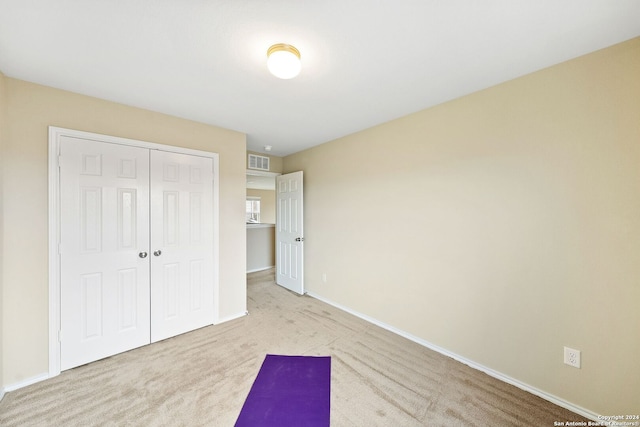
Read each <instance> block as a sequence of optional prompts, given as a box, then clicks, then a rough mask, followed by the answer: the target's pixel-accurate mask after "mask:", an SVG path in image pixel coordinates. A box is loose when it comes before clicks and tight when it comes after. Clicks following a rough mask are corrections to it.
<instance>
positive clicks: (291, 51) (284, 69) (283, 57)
mask: <svg viewBox="0 0 640 427" xmlns="http://www.w3.org/2000/svg"><path fill="white" fill-rule="evenodd" d="M267 58H268V59H267V68H269V72H271V74H273V75H274V76H276V77H278V78H280V79H292V78H294V77H295V76H297V75H298V74H300V70H301V69H302V64H301V63H300V52H299V51H298V49H296V48H295V47H293V46H291V45H288V44H284V43H278V44H274V45H273V46H271V47H270V48H269V49H268V50H267Z"/></svg>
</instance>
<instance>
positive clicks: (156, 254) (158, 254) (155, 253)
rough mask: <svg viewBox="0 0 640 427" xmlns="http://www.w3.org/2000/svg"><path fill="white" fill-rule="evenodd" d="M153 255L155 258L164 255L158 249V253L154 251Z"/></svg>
mask: <svg viewBox="0 0 640 427" xmlns="http://www.w3.org/2000/svg"><path fill="white" fill-rule="evenodd" d="M153 254H154V255H155V256H160V255H162V251H161V250H160V249H158V250H157V251H153Z"/></svg>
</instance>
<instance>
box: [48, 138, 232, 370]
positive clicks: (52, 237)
mask: <svg viewBox="0 0 640 427" xmlns="http://www.w3.org/2000/svg"><path fill="white" fill-rule="evenodd" d="M63 136H68V137H72V138H82V139H90V140H93V141H99V142H108V143H112V144H120V145H128V146H133V147H142V148H147V149H149V150H159V151H169V152H173V153H181V154H190V155H194V156H200V157H208V158H211V159H212V160H213V268H214V275H213V298H214V323H219V322H220V306H219V304H220V299H219V295H220V289H219V283H220V280H219V267H220V238H219V236H220V222H219V205H220V203H219V201H220V180H219V177H220V158H219V155H218V153H212V152H208V151H200V150H193V149H190V148H182V147H174V146H170V145H163V144H157V143H153V142H146V141H138V140H134V139H128V138H120V137H115V136H109V135H101V134H97V133H91V132H84V131H79V130H72V129H65V128H60V127H55V126H49V159H48V163H49V214H48V217H49V377H54V376H56V375H59V374H60V337H59V333H60V252H59V247H60V165H59V156H60V138H61V137H63Z"/></svg>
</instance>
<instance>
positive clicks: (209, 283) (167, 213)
mask: <svg viewBox="0 0 640 427" xmlns="http://www.w3.org/2000/svg"><path fill="white" fill-rule="evenodd" d="M212 200H213V161H212V160H211V159H210V158H206V157H198V156H190V155H186V154H179V153H170V152H165V151H152V152H151V251H152V254H153V255H152V258H153V259H152V262H151V341H152V342H156V341H159V340H162V339H165V338H169V337H172V336H174V335H178V334H181V333H183V332H186V331H190V330H194V329H197V328H200V327H203V326H207V325H211V324H212V323H213V203H212Z"/></svg>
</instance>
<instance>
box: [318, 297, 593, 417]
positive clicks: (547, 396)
mask: <svg viewBox="0 0 640 427" xmlns="http://www.w3.org/2000/svg"><path fill="white" fill-rule="evenodd" d="M307 295H309V296H310V297H312V298H315V299H317V300H319V301H322V302H324V303H327V304H329V305H331V306H333V307H336V308H339V309H340V310H342V311H346V312H347V313H349V314H353V315H354V316H356V317H359V318H360V319H362V320H366V321H367V322H369V323H372V324H374V325H376V326H379V327H381V328H383V329H386V330H388V331H390V332H393V333H395V334H397V335H400V336H401V337H404V338H406V339H408V340H410V341H413V342H415V343H417V344H420V345H422V346H424V347H427V348H428V349H431V350H433V351H436V352H438V353H440V354H443V355H445V356H448V357H450V358H452V359H454V360H456V361H458V362H460V363H463V364H465V365H467V366H469V367H470V368H473V369H476V370H478V371H481V372H484V373H485V374H487V375H489V376H491V377H493V378H496V379H498V380H500V381H503V382H505V383H507V384H511V385H513V386H516V387H518V388H519V389H521V390H524V391H526V392H529V393H531V394H534V395H536V396H538V397H541V398H543V399H544V400H547V401H549V402H551V403H553V404H555V405H558V406H560V407H562V408H565V409H568V410H570V411H571V412H574V413H576V414H578V415H582V416H583V417H585V418H589V419H591V420H593V421H602V417H600V416H599V414H596V413H595V412H592V411H589V410H588V409H585V408H583V407H581V406H578V405H574V404H573V403H571V402H567V401H566V400H564V399H562V398H560V397H558V396H554V395H553V394H550V393H547V392H545V391H542V390H540V389H538V388H536V387H533V386H531V385H529V384H526V383H523V382H521V381H518V380H517V379H515V378H511V377H509V376H508V375H505V374H502V373H500V372H498V371H495V370H493V369H491V368H487V367H486V366H483V365H480V364H479V363H476V362H474V361H472V360H469V359H467V358H465V357H462V356H460V355H458V354H455V353H452V352H450V351H449V350H446V349H444V348H442V347H439V346H437V345H435V344H432V343H430V342H428V341H425V340H423V339H422V338H418V337H416V336H414V335H411V334H409V333H407V332H405V331H403V330H400V329H398V328H395V327H393V326H391V325H387V324H386V323H383V322H380V321H379V320H377V319H374V318H372V317H369V316H367V315H366V314H362V313H359V312H357V311H355V310H352V309H350V308H348V307H345V306H343V305H341V304H338V303H336V302H333V301H331V300H328V299H326V298H324V297H322V296H320V295H317V294H315V293H313V292H307Z"/></svg>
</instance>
